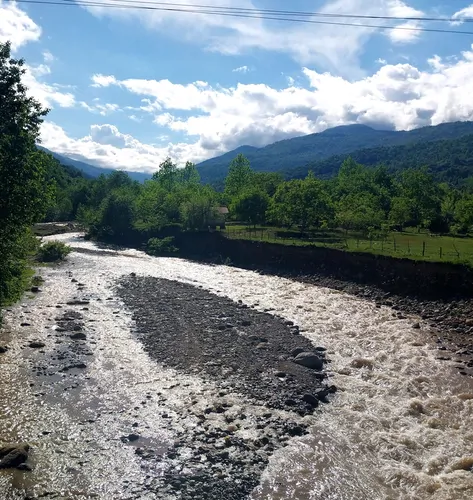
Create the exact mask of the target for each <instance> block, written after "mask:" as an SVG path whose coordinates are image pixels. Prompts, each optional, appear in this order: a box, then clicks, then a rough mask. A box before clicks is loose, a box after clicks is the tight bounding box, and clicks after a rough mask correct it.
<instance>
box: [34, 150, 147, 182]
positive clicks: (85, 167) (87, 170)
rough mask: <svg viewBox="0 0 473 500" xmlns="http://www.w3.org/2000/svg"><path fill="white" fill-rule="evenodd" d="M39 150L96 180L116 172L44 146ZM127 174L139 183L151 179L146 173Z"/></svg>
mask: <svg viewBox="0 0 473 500" xmlns="http://www.w3.org/2000/svg"><path fill="white" fill-rule="evenodd" d="M39 148H40V149H42V150H43V151H46V153H49V154H50V155H52V156H53V157H54V158H56V160H58V161H59V162H60V163H61V164H62V165H65V166H70V167H74V168H75V169H77V170H80V171H81V172H83V174H84V175H85V176H86V177H89V178H96V177H99V176H100V175H102V174H104V175H109V174H111V173H112V172H114V169H112V168H102V167H96V166H95V165H90V164H89V163H85V162H83V161H79V160H73V159H72V158H69V157H67V156H64V155H61V154H59V153H55V152H54V151H50V150H49V149H46V148H43V147H42V146H39ZM126 173H127V174H128V175H129V176H130V177H131V178H132V179H134V180H136V181H139V182H144V181H145V180H147V179H151V174H146V173H144V172H126Z"/></svg>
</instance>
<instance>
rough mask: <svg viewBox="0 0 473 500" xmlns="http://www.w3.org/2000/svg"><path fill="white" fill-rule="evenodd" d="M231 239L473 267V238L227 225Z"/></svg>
mask: <svg viewBox="0 0 473 500" xmlns="http://www.w3.org/2000/svg"><path fill="white" fill-rule="evenodd" d="M224 234H225V236H226V237H227V238H231V239H240V240H252V241H264V242H270V243H278V244H283V245H295V246H317V247H323V248H335V249H340V250H347V251H353V252H356V251H358V252H369V253H375V254H381V255H392V256H398V257H408V258H409V257H410V258H413V259H420V260H430V261H444V262H457V263H467V264H469V265H473V238H457V239H455V238H452V237H441V236H438V237H437V236H430V235H414V234H412V235H409V234H406V233H400V234H399V235H396V234H394V235H393V234H391V235H390V236H388V237H386V238H366V237H365V238H363V237H359V236H356V235H350V234H343V233H342V232H340V233H334V232H327V233H320V234H315V235H311V236H306V235H305V236H297V237H295V236H294V235H290V234H286V233H285V232H284V231H278V230H276V229H272V228H262V229H252V228H251V229H250V228H248V229H233V228H231V226H227V230H226V231H224Z"/></svg>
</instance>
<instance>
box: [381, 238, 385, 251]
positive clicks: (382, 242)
mask: <svg viewBox="0 0 473 500" xmlns="http://www.w3.org/2000/svg"><path fill="white" fill-rule="evenodd" d="M381 251H382V252H384V238H383V239H382V240H381Z"/></svg>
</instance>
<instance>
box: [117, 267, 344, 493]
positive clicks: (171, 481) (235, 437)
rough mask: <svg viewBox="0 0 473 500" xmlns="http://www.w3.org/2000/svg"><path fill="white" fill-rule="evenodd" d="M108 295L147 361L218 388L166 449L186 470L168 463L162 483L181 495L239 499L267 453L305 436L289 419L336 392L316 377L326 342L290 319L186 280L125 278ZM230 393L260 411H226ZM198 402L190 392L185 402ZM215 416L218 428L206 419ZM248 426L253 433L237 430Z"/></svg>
mask: <svg viewBox="0 0 473 500" xmlns="http://www.w3.org/2000/svg"><path fill="white" fill-rule="evenodd" d="M118 294H119V296H120V297H121V298H122V300H123V301H124V304H125V306H126V307H127V308H128V309H129V310H131V311H133V316H132V317H133V320H134V322H135V325H136V326H135V331H136V332H137V334H138V338H139V339H140V340H141V341H142V342H143V343H144V345H145V349H146V351H147V352H148V354H149V355H150V357H151V358H152V359H155V360H156V361H158V362H159V363H163V364H165V365H168V366H171V367H173V368H174V369H176V370H178V371H180V372H183V373H187V374H189V375H197V376H199V377H201V378H204V379H205V378H210V380H212V382H213V383H215V384H216V386H217V387H218V388H219V389H220V390H219V393H218V395H219V396H220V397H221V399H220V400H218V401H217V402H216V403H214V404H213V405H212V404H209V405H208V406H206V407H205V408H204V409H203V411H202V410H199V411H198V412H194V414H195V415H196V416H197V418H198V421H199V425H198V427H197V428H196V430H195V432H191V433H187V434H182V436H181V439H180V441H179V442H178V443H177V444H176V445H175V446H174V449H173V450H172V451H171V452H170V455H171V456H172V458H173V459H175V460H176V461H177V463H178V464H179V467H181V466H182V462H185V463H186V464H187V468H188V469H189V472H188V473H187V474H182V473H178V471H177V470H176V469H174V468H173V469H172V471H168V473H167V475H166V481H165V482H166V484H167V485H168V487H169V486H171V487H172V488H174V489H178V490H179V491H180V492H181V495H182V498H209V499H210V498H215V499H217V498H226V499H233V498H235V499H239V498H245V497H246V496H247V495H248V494H249V493H250V492H251V490H252V489H253V488H254V487H255V486H256V485H257V484H258V482H259V476H260V474H261V471H262V470H263V469H264V468H265V467H266V465H267V463H268V458H269V456H270V455H271V453H272V452H273V451H274V450H275V449H277V448H280V447H281V446H284V445H285V443H286V442H287V441H288V439H289V438H290V437H291V436H292V437H294V436H301V435H303V434H305V433H306V424H304V423H303V422H302V421H300V418H299V417H304V416H306V415H310V414H312V413H313V411H314V409H315V408H317V407H318V405H319V403H328V398H329V397H330V394H333V393H335V392H336V388H335V386H333V385H330V386H329V385H327V384H326V383H325V382H324V379H325V374H324V372H323V367H324V364H325V363H326V362H327V361H329V360H327V359H326V357H325V351H326V348H325V347H323V346H314V345H313V344H312V343H311V342H310V341H309V340H308V339H307V338H305V337H303V336H302V335H301V334H300V331H299V327H298V326H297V325H294V323H293V322H292V321H288V320H284V319H282V318H280V317H277V316H274V315H271V314H270V311H267V312H266V313H261V312H257V311H255V310H252V309H251V308H249V307H248V306H247V305H246V304H243V303H241V301H240V303H238V304H236V303H235V302H233V301H231V300H230V299H228V298H225V297H219V296H216V295H213V294H210V293H209V292H207V291H205V290H202V289H199V288H196V287H194V286H190V285H187V284H183V283H178V282H175V281H170V280H165V279H157V278H151V277H136V276H132V277H127V278H123V279H121V280H120V284H119V287H118ZM233 394H241V395H243V396H244V398H245V399H246V400H247V401H249V402H250V403H251V404H252V405H254V406H259V407H260V408H261V415H260V416H259V417H256V418H255V416H254V415H247V414H245V413H242V412H241V411H240V410H239V409H238V408H236V409H235V408H233V406H234V405H233V404H232V402H231V399H229V398H228V396H231V395H233ZM198 404H199V401H198V400H197V399H196V397H195V396H194V397H192V395H190V408H192V407H195V406H196V405H198ZM275 409H277V410H283V411H285V412H287V413H286V416H285V417H282V416H281V415H278V414H277V413H274V410H275ZM189 411H191V412H192V410H189ZM215 415H220V418H219V420H220V421H221V424H220V425H219V426H218V427H212V424H210V423H209V422H211V421H212V420H213V419H214V418H213V417H214V416H215ZM251 429H253V432H254V431H255V430H256V431H257V437H250V435H248V434H247V433H246V432H245V430H246V431H247V432H248V431H250V430H251ZM143 456H146V450H144V451H143ZM168 456H169V453H168ZM147 458H148V457H147ZM202 464H205V467H202ZM193 469H194V471H192V470H193ZM195 470H198V473H197V474H196V473H195Z"/></svg>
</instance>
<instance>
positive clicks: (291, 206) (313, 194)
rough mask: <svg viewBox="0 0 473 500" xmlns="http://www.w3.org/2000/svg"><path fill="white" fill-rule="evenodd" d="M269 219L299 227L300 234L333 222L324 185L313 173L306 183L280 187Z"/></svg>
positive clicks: (299, 181)
mask: <svg viewBox="0 0 473 500" xmlns="http://www.w3.org/2000/svg"><path fill="white" fill-rule="evenodd" d="M270 218H271V219H272V220H273V222H276V223H279V224H283V225H285V226H288V227H291V226H295V225H297V226H298V227H299V229H300V230H301V232H304V231H305V230H306V229H307V228H309V227H310V226H317V227H319V226H320V225H321V224H322V223H323V222H324V221H326V222H327V221H330V220H331V219H332V218H333V214H332V207H331V204H330V199H329V196H328V193H327V191H326V189H325V185H324V184H323V183H322V182H321V181H320V180H318V179H316V178H315V177H314V176H313V175H312V174H310V173H309V175H308V176H307V177H306V178H305V179H304V180H292V181H288V182H284V183H282V184H280V185H279V186H278V188H277V190H276V193H275V195H274V197H273V199H272V202H271V208H270Z"/></svg>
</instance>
